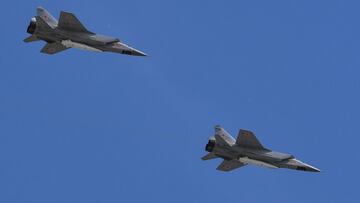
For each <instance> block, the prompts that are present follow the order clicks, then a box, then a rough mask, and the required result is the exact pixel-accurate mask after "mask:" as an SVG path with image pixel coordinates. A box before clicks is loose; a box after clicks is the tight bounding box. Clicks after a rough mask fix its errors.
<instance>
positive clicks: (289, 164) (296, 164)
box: [284, 159, 320, 172]
mask: <svg viewBox="0 0 360 203" xmlns="http://www.w3.org/2000/svg"><path fill="white" fill-rule="evenodd" d="M284 164H285V165H284V166H285V167H286V168H290V169H295V170H300V171H308V172H320V169H318V168H315V167H313V166H310V165H309V164H306V163H303V162H301V161H299V160H297V159H290V160H288V161H286V162H285V163H284Z"/></svg>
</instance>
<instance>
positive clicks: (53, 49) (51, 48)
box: [41, 42, 69, 54]
mask: <svg viewBox="0 0 360 203" xmlns="http://www.w3.org/2000/svg"><path fill="white" fill-rule="evenodd" d="M66 49H69V48H68V47H65V46H64V45H62V44H61V43H60V42H53V43H47V44H46V45H45V46H44V47H43V48H42V49H41V52H42V53H45V54H56V53H59V52H61V51H64V50H66Z"/></svg>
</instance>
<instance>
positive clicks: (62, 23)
mask: <svg viewBox="0 0 360 203" xmlns="http://www.w3.org/2000/svg"><path fill="white" fill-rule="evenodd" d="M58 27H59V28H62V29H65V30H70V31H75V32H86V33H92V32H89V31H88V30H87V29H86V28H85V26H84V25H83V24H81V22H80V21H79V20H78V19H77V18H76V16H75V15H74V14H72V13H68V12H65V11H61V13H60V18H59V24H58Z"/></svg>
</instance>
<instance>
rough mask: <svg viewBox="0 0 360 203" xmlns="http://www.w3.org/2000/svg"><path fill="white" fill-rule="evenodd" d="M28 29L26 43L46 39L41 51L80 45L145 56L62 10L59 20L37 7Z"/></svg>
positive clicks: (85, 48)
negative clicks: (88, 28) (94, 31)
mask: <svg viewBox="0 0 360 203" xmlns="http://www.w3.org/2000/svg"><path fill="white" fill-rule="evenodd" d="M36 11H37V15H36V16H35V17H33V18H32V19H31V21H30V24H29V26H28V28H27V32H28V33H29V34H31V36H29V37H28V38H26V39H24V42H34V41H38V40H44V41H46V42H47V44H46V45H45V46H44V47H43V49H42V50H41V52H42V53H45V54H56V53H59V52H61V51H64V50H66V49H69V48H78V49H83V50H89V51H98V52H105V51H107V52H115V53H120V54H127V55H135V56H146V54H145V53H143V52H141V51H139V50H136V49H134V48H132V47H130V46H128V45H126V44H124V43H122V42H120V40H119V39H117V38H113V37H108V36H104V35H99V34H95V33H93V32H91V31H89V30H87V29H86V28H85V26H84V25H83V24H81V22H80V21H79V20H78V19H77V18H76V16H75V15H74V14H72V13H68V12H64V11H61V12H60V18H59V22H58V21H57V20H56V19H55V18H54V17H53V16H52V15H51V14H50V13H49V12H48V11H46V10H45V9H44V8H42V7H38V8H37V9H36Z"/></svg>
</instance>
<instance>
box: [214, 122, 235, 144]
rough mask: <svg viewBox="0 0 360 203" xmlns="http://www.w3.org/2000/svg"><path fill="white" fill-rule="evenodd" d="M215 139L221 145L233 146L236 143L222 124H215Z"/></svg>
mask: <svg viewBox="0 0 360 203" xmlns="http://www.w3.org/2000/svg"><path fill="white" fill-rule="evenodd" d="M215 139H216V143H218V144H220V145H224V146H228V147H231V146H233V145H234V144H235V140H234V138H233V137H231V135H230V134H229V133H228V132H226V130H224V128H222V127H221V126H220V125H217V126H215Z"/></svg>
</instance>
